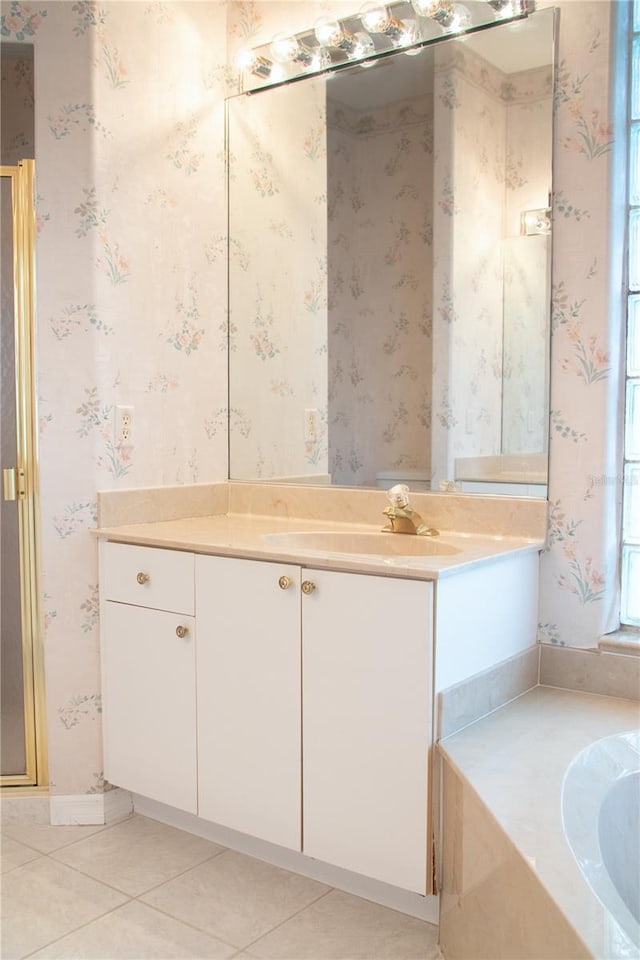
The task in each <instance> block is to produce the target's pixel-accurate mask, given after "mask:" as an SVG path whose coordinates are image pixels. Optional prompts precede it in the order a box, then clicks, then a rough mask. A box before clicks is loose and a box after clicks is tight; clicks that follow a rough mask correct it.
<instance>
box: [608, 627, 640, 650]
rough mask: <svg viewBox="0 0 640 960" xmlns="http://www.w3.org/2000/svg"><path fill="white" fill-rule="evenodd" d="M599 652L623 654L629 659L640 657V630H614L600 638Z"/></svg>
mask: <svg viewBox="0 0 640 960" xmlns="http://www.w3.org/2000/svg"><path fill="white" fill-rule="evenodd" d="M598 650H600V652H601V653H621V654H624V655H626V656H627V657H640V630H635V629H633V628H631V629H629V630H614V632H613V633H607V634H605V635H604V636H603V637H600V640H599V642H598Z"/></svg>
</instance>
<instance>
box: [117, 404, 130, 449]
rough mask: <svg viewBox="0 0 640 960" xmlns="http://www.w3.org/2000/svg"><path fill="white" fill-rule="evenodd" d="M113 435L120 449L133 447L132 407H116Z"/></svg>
mask: <svg viewBox="0 0 640 960" xmlns="http://www.w3.org/2000/svg"><path fill="white" fill-rule="evenodd" d="M114 433H115V441H116V443H118V444H120V446H121V447H132V446H133V407H116V414H115V419H114Z"/></svg>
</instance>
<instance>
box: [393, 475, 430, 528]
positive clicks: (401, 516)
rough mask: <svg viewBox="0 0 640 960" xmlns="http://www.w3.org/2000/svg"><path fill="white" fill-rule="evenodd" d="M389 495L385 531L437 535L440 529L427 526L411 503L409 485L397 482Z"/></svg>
mask: <svg viewBox="0 0 640 960" xmlns="http://www.w3.org/2000/svg"><path fill="white" fill-rule="evenodd" d="M387 496H388V497H389V501H390V503H389V506H388V507H386V509H385V510H383V511H382V512H383V513H384V515H385V516H386V517H388V518H389V523H387V524H385V526H384V527H383V528H382V532H383V533H410V534H413V535H414V536H417V537H437V536H438V531H437V530H434V529H433V527H429V526H427V524H426V523H425V522H424V520H423V519H422V517H421V516H420V514H419V513H417V511H416V510H414V509H413V508H412V506H411V504H410V503H409V487H408V486H407V485H406V484H405V483H397V484H396V485H395V487H391V489H390V490H389V492H388V494H387Z"/></svg>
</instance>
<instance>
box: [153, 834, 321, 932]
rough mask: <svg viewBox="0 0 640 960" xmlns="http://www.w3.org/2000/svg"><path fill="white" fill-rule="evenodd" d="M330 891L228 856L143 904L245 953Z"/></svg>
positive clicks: (175, 882)
mask: <svg viewBox="0 0 640 960" xmlns="http://www.w3.org/2000/svg"><path fill="white" fill-rule="evenodd" d="M329 889H330V888H329V887H327V886H325V885H324V884H322V883H318V882H317V881H316V880H309V879H308V878H307V877H303V876H300V875H299V874H296V873H290V872H289V871H288V870H282V869H281V868H280V867H274V866H272V865H271V864H268V863H264V862H263V861H261V860H254V859H253V858H252V857H247V856H245V855H244V854H241V853H236V852H235V851H232V850H227V851H226V852H225V853H222V854H220V856H218V857H215V858H214V859H212V860H208V861H207V862H206V863H203V864H200V866H198V867H195V868H194V869H192V870H189V871H188V872H186V873H184V874H183V875H182V876H180V877H177V878H176V879H175V880H172V881H169V882H168V883H165V884H163V886H161V887H158V888H157V889H156V890H152V891H151V892H150V893H147V894H145V896H144V897H142V900H143V901H144V902H145V903H148V904H150V905H151V906H155V907H157V908H158V909H159V910H162V911H163V912H164V913H168V914H171V916H174V917H178V918H179V919H180V920H183V921H184V922H185V923H188V924H190V925H191V926H194V927H198V928H199V929H200V930H204V931H205V932H206V933H209V934H210V935H211V936H213V937H217V938H220V939H221V940H224V941H225V942H227V943H231V944H234V945H235V947H236V948H238V949H240V948H244V947H247V946H248V945H249V944H250V943H252V942H253V941H254V940H256V939H257V938H258V937H260V936H262V935H263V934H265V933H267V932H268V931H270V930H272V929H273V928H274V927H275V926H276V925H277V924H279V923H282V922H283V921H284V920H288V919H289V918H290V917H292V916H293V915H294V914H295V913H297V912H298V911H299V910H302V909H303V908H304V907H306V906H308V905H309V904H310V903H312V902H313V901H314V900H317V899H318V897H321V896H323V895H324V894H325V893H327V892H328V891H329Z"/></svg>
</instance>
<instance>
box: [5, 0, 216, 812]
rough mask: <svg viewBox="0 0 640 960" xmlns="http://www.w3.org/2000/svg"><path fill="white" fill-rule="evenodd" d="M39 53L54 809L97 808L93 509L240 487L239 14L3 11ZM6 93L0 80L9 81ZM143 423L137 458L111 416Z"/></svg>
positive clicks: (9, 25) (73, 7)
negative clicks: (230, 222) (234, 368)
mask: <svg viewBox="0 0 640 960" xmlns="http://www.w3.org/2000/svg"><path fill="white" fill-rule="evenodd" d="M0 13H1V21H0V34H1V35H2V39H3V41H4V40H7V41H10V42H13V43H15V42H18V43H20V42H23V43H28V44H33V46H34V50H35V126H36V130H35V133H36V173H37V189H38V228H39V233H38V242H37V263H38V284H37V290H38V301H37V314H38V344H37V353H38V358H37V359H38V367H39V394H40V397H39V404H40V410H39V413H40V461H41V509H42V563H43V573H44V584H43V586H44V591H45V596H44V616H45V629H46V635H45V657H46V685H47V711H48V736H49V753H50V777H51V784H52V786H51V789H52V792H54V793H58V794H60V793H61V794H74V793H84V792H93V791H95V790H101V789H102V788H103V787H102V779H101V776H102V775H101V772H100V771H101V732H100V712H101V697H100V664H99V624H98V570H97V549H96V542H95V540H94V539H93V538H92V537H91V535H90V533H89V530H90V528H91V527H93V526H95V522H96V491H97V490H98V489H104V488H110V487H117V486H127V487H129V486H147V485H157V484H163V483H175V482H191V481H193V480H213V479H222V478H225V477H226V475H227V462H226V460H227V458H226V442H227V440H226V423H225V422H223V423H216V424H215V425H214V426H212V425H211V424H212V421H213V419H214V415H215V411H216V410H217V409H218V408H220V407H224V406H226V354H225V351H224V350H223V349H221V344H222V337H221V334H220V330H221V329H222V330H224V329H225V305H226V267H225V263H224V260H223V259H221V258H220V257H218V256H217V255H216V247H215V238H216V237H217V235H218V234H219V233H221V232H224V222H225V203H224V158H223V143H224V121H223V98H224V96H225V94H226V91H227V82H226V77H227V71H226V13H225V8H224V5H222V4H216V3H198V2H194V3H191V2H145V3H135V2H123V3H113V2H103V3H98V2H82V0H78V2H71V0H69V2H67V0H64V2H52V3H46V2H42V0H41V2H36V3H18V2H3V3H2V7H1V11H0ZM3 80H4V78H3ZM118 404H125V405H133V406H134V431H133V435H134V443H133V446H132V447H127V446H123V445H121V444H120V443H119V442H118V441H117V438H116V436H115V433H114V423H113V420H114V408H115V406H116V405H118Z"/></svg>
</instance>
